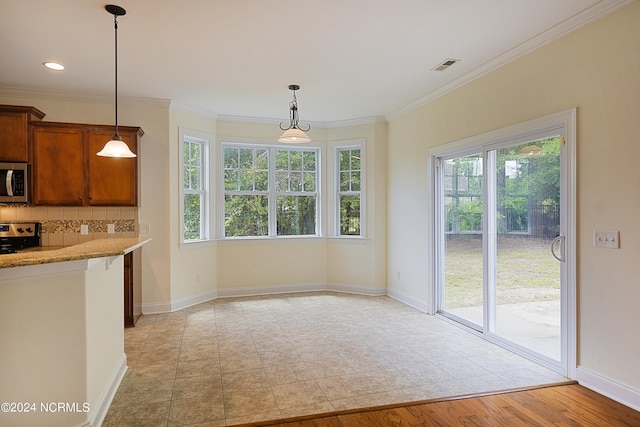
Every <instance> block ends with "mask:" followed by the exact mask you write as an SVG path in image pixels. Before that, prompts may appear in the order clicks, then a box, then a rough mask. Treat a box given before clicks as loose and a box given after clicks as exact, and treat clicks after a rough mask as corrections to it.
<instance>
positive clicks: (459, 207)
mask: <svg viewBox="0 0 640 427" xmlns="http://www.w3.org/2000/svg"><path fill="white" fill-rule="evenodd" d="M565 133H566V130H565V127H563V126H559V125H558V126H552V127H550V128H549V129H542V130H540V131H537V132H527V133H526V134H524V135H515V136H513V137H502V138H500V139H498V140H491V139H488V140H485V141H482V142H481V143H479V144H477V145H476V147H475V149H474V148H473V147H470V148H465V149H464V150H460V149H458V150H455V151H454V150H452V153H450V154H448V155H447V154H443V155H438V156H434V158H433V160H434V165H435V168H434V170H435V174H434V175H435V181H434V182H435V192H434V194H435V202H436V221H435V224H436V227H435V231H436V235H437V238H436V240H437V242H438V243H437V244H436V251H435V263H434V265H435V266H436V272H437V274H436V296H437V298H436V311H437V312H438V313H439V314H441V315H444V316H446V317H448V318H451V319H453V320H455V321H457V322H460V323H462V324H464V325H466V326H468V327H470V328H473V329H474V330H476V331H478V332H480V333H482V334H484V335H485V336H487V337H489V338H490V339H492V340H493V341H496V342H498V343H500V344H504V345H505V346H506V347H508V348H511V349H514V350H516V351H518V352H520V353H523V354H524V355H530V356H531V357H532V359H536V360H542V361H544V362H545V363H546V364H547V365H549V366H552V367H556V368H558V370H559V371H560V372H564V373H566V366H567V364H566V356H567V351H566V349H567V336H566V334H567V330H568V329H567V307H568V305H567V269H566V258H567V247H566V244H565V243H566V241H565V235H566V229H567V215H566V206H567V200H566V196H567V194H566V191H565V190H563V188H567V185H566V180H567V177H568V175H567V173H566V171H565V170H563V164H564V163H563V147H564V141H565Z"/></svg>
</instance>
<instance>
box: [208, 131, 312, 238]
mask: <svg viewBox="0 0 640 427" xmlns="http://www.w3.org/2000/svg"><path fill="white" fill-rule="evenodd" d="M226 147H245V148H263V149H264V148H266V149H268V150H269V190H268V192H267V195H268V199H269V234H268V235H266V236H226V235H225V227H224V218H225V195H226V194H227V192H226V190H225V188H224V149H225V148H226ZM283 149H284V150H286V149H290V150H305V149H306V150H314V151H315V152H316V174H317V175H316V187H317V191H316V192H317V199H316V233H315V234H304V235H285V236H279V235H277V224H276V215H275V206H276V197H277V195H280V194H282V193H276V191H275V173H271V171H272V170H273V171H275V164H276V156H275V150H283ZM219 150H220V153H219V154H220V155H219V158H220V160H219V162H218V163H219V169H220V171H219V180H220V181H219V182H220V184H219V187H220V188H219V191H220V196H219V208H218V213H219V218H220V219H219V220H218V221H217V222H216V226H217V227H218V235H219V236H220V239H221V240H227V241H230V240H261V239H265V240H272V239H317V238H319V237H322V236H323V232H324V227H323V225H322V220H323V215H322V212H323V209H324V203H323V202H322V200H323V198H324V197H323V188H324V187H323V185H322V183H323V175H324V174H323V169H322V157H323V150H322V147H321V146H320V145H319V144H304V145H297V146H291V145H289V144H278V143H274V142H273V141H271V140H268V141H260V140H250V139H244V138H225V139H224V140H223V141H221V143H220V144H219ZM271 189H273V190H271ZM250 193H251V194H256V193H255V192H250ZM300 194H301V195H305V194H307V195H308V193H300Z"/></svg>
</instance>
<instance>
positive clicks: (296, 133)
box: [278, 128, 311, 144]
mask: <svg viewBox="0 0 640 427" xmlns="http://www.w3.org/2000/svg"><path fill="white" fill-rule="evenodd" d="M309 141H311V138H309V137H308V136H307V134H306V133H304V132H302V131H301V130H300V129H298V128H291V129H287V130H285V131H284V133H283V134H282V135H281V136H280V138H278V142H284V143H287V144H302V143H304V142H309Z"/></svg>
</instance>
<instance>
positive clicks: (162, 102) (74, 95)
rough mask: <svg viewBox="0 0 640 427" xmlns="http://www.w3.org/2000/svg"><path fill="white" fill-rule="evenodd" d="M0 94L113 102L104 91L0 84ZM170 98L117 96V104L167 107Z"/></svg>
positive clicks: (72, 100) (109, 95)
mask: <svg viewBox="0 0 640 427" xmlns="http://www.w3.org/2000/svg"><path fill="white" fill-rule="evenodd" d="M0 95H2V96H8V97H13V98H36V99H51V100H57V101H60V100H63V101H69V102H90V103H95V104H113V93H111V94H107V93H104V92H67V91H58V90H44V89H32V88H21V87H10V86H0ZM170 102H171V101H170V100H168V99H162V98H146V97H136V96H122V95H119V96H118V104H120V105H121V104H126V105H140V106H151V107H167V108H168V107H169V105H170Z"/></svg>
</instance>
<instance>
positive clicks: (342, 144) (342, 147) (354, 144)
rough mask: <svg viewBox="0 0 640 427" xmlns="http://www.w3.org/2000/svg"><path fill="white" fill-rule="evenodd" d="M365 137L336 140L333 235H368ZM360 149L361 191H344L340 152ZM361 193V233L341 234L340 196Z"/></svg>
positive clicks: (348, 237)
mask: <svg viewBox="0 0 640 427" xmlns="http://www.w3.org/2000/svg"><path fill="white" fill-rule="evenodd" d="M365 147H366V144H365V140H364V139H357V140H347V141H339V142H336V143H335V144H334V146H333V167H334V171H333V172H334V173H333V205H334V209H333V215H332V218H333V227H332V237H336V238H340V239H366V237H367V221H366V217H367V215H366V212H367V200H366V194H367V173H366V169H367V156H366V150H365ZM354 149H356V150H360V191H357V192H354V191H348V192H344V191H341V190H340V172H341V170H340V153H341V152H342V151H346V150H354ZM356 194H359V195H360V234H359V235H354V234H341V231H340V196H341V195H356Z"/></svg>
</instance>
